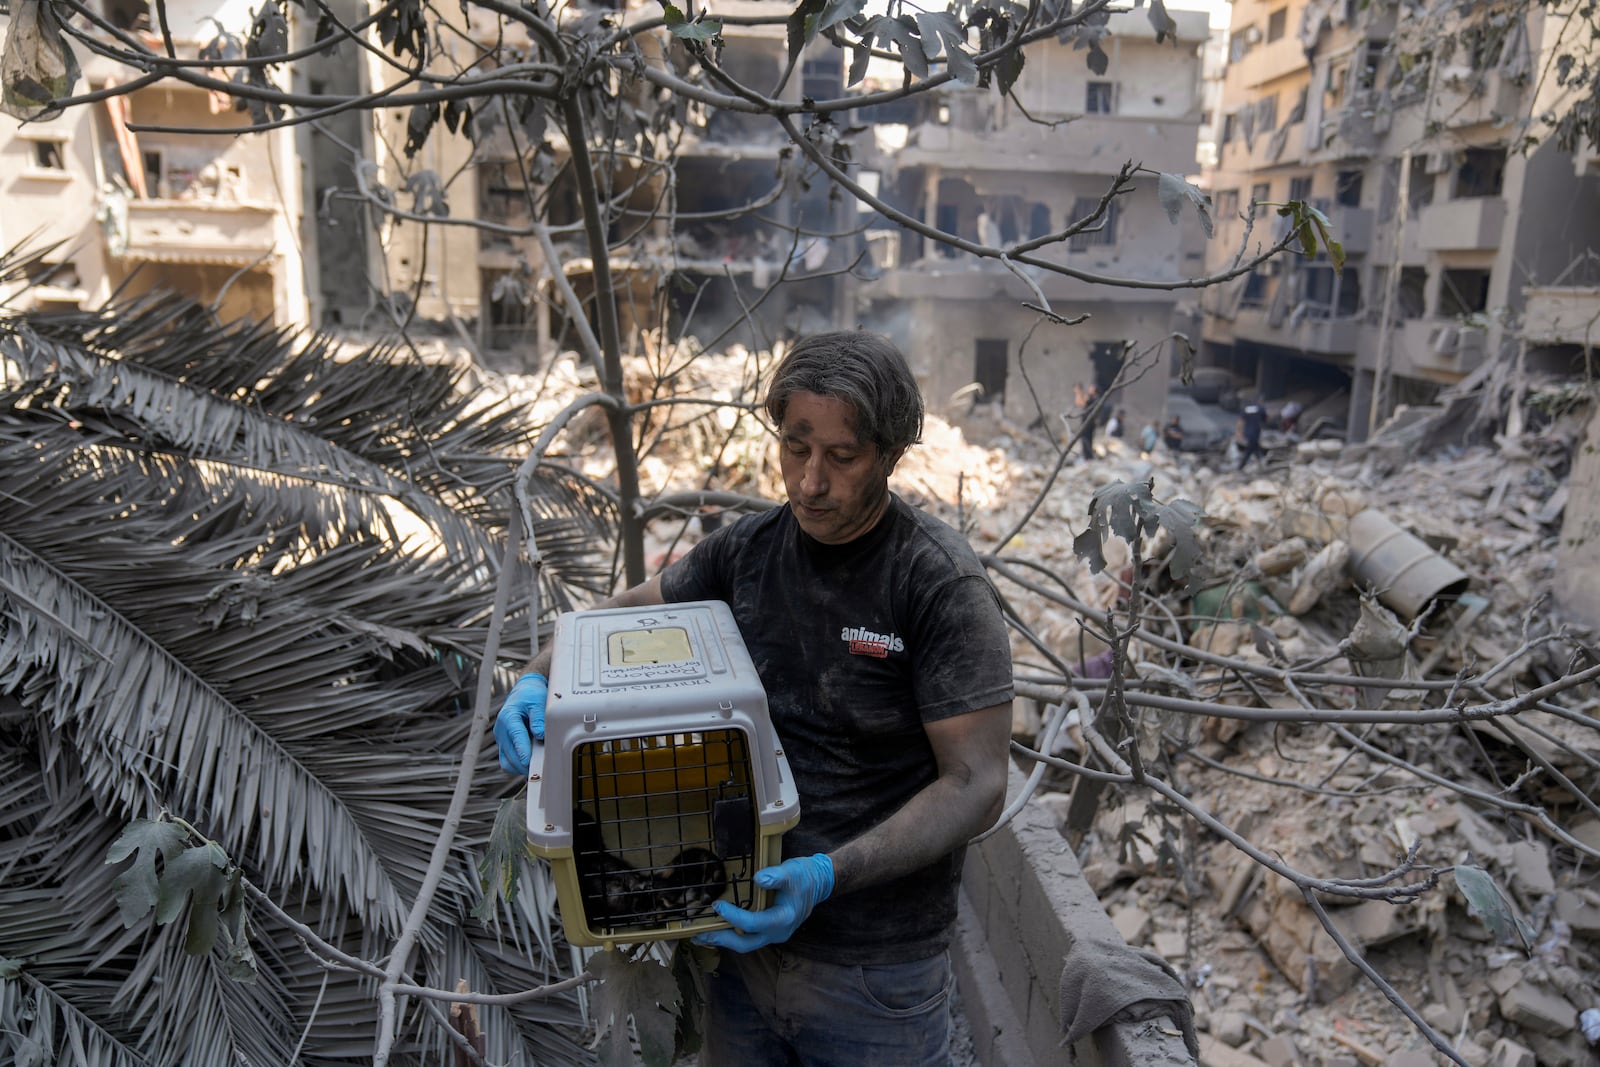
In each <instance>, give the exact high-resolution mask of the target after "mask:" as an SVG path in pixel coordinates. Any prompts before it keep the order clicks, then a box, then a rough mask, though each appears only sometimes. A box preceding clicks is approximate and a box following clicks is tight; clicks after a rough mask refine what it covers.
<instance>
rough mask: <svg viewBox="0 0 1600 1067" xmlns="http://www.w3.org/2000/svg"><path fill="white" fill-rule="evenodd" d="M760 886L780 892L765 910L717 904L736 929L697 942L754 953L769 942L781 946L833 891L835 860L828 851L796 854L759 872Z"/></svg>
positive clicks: (715, 931)
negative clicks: (810, 854)
mask: <svg viewBox="0 0 1600 1067" xmlns="http://www.w3.org/2000/svg"><path fill="white" fill-rule="evenodd" d="M755 883H756V885H758V886H760V887H761V888H762V889H773V890H776V891H777V895H776V896H775V897H773V899H772V903H771V904H769V905H767V909H766V910H765V911H746V910H745V909H743V908H740V907H736V906H735V905H733V904H730V903H728V902H727V901H726V900H719V901H717V902H716V904H715V905H713V906H714V907H715V908H716V912H717V914H718V915H719V916H721V917H722V918H723V919H724V920H725V921H727V922H729V923H731V924H732V925H733V929H732V930H712V931H709V932H707V933H704V934H700V935H699V936H698V937H696V938H695V939H694V940H695V943H696V944H700V945H711V946H713V947H715V948H726V949H732V950H733V951H734V952H754V951H755V950H756V949H758V948H764V947H766V946H767V945H781V944H783V943H784V942H785V941H787V940H789V938H791V937H793V936H794V932H795V931H796V930H798V929H800V924H801V923H803V922H805V921H806V917H807V916H808V915H810V914H811V910H812V909H813V908H815V907H816V906H817V905H818V904H821V903H822V902H823V901H824V900H827V899H828V894H829V893H832V892H833V861H832V860H831V859H829V858H828V857H827V855H826V854H824V853H821V852H819V853H817V854H816V855H815V856H796V857H795V858H794V859H792V860H784V861H783V862H782V863H780V864H778V865H777V866H776V867H763V868H761V870H759V871H757V872H756V877H755Z"/></svg>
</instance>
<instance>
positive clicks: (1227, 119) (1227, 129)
mask: <svg viewBox="0 0 1600 1067" xmlns="http://www.w3.org/2000/svg"><path fill="white" fill-rule="evenodd" d="M1237 121H1238V119H1237V116H1235V115H1234V113H1233V112H1231V111H1230V112H1228V113H1227V114H1226V115H1224V116H1222V143H1223V144H1224V145H1226V144H1228V143H1229V142H1230V141H1232V140H1233V128H1234V125H1235V124H1236V123H1237Z"/></svg>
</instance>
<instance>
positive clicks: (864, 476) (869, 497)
mask: <svg viewBox="0 0 1600 1067" xmlns="http://www.w3.org/2000/svg"><path fill="white" fill-rule="evenodd" d="M855 416H856V413H855V408H854V407H852V406H851V405H850V404H847V403H845V402H844V401H843V400H839V399H838V398H836V397H831V396H818V395H817V394H816V393H806V392H798V393H795V394H793V395H792V396H790V397H789V405H788V408H787V410H785V412H784V416H783V425H782V426H780V427H779V428H778V438H779V440H778V457H779V466H780V467H781V468H782V470H783V487H784V488H785V489H787V490H788V492H789V510H791V511H792V512H794V517H795V521H797V522H798V523H799V524H800V529H802V530H804V531H805V532H806V533H807V534H809V535H811V536H812V537H814V538H816V539H817V540H818V541H821V542H822V543H823V544H826V545H842V544H844V543H846V542H848V541H853V540H855V539H856V538H857V537H860V536H861V535H862V534H864V533H866V532H867V531H868V530H870V529H872V527H873V526H874V525H876V524H877V521H878V519H879V518H881V517H882V516H883V512H884V509H885V508H887V507H888V506H889V473H890V472H891V471H893V470H894V465H895V464H896V463H897V462H899V460H900V455H901V453H903V452H904V451H905V450H904V449H901V450H899V451H897V452H895V453H894V454H893V455H891V456H885V455H883V454H882V453H881V452H880V451H879V450H878V446H877V445H873V444H866V445H864V444H861V443H860V442H859V441H857V440H856V417H855Z"/></svg>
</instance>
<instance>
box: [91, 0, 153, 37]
mask: <svg viewBox="0 0 1600 1067" xmlns="http://www.w3.org/2000/svg"><path fill="white" fill-rule="evenodd" d="M101 14H103V15H104V16H105V20H106V21H107V22H109V23H111V25H113V26H115V27H116V28H117V29H119V30H143V31H145V32H146V33H149V32H150V4H149V2H148V0H105V3H104V4H102V5H101Z"/></svg>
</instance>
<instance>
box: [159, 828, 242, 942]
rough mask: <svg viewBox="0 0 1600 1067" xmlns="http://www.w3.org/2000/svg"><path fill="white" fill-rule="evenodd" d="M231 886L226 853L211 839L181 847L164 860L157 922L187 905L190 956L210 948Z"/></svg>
mask: <svg viewBox="0 0 1600 1067" xmlns="http://www.w3.org/2000/svg"><path fill="white" fill-rule="evenodd" d="M231 889H232V879H230V877H229V872H228V854H227V853H226V852H223V851H222V847H221V846H220V845H218V844H216V842H214V841H207V842H206V843H205V844H204V845H201V846H200V847H198V848H189V849H184V850H183V851H182V852H181V853H179V854H178V856H176V857H175V858H173V859H170V860H168V861H167V863H166V868H165V870H164V871H163V872H162V876H161V891H160V893H158V894H157V897H156V922H157V923H158V924H160V925H162V926H165V925H166V924H167V923H170V922H172V921H173V920H175V919H176V918H177V917H178V916H179V915H182V914H183V909H184V906H185V905H188V906H189V931H188V935H187V936H186V937H185V938H184V941H183V947H184V950H185V951H186V952H188V953H189V954H190V955H192V956H200V955H204V954H205V953H207V952H210V951H211V946H212V945H213V944H215V943H216V940H217V919H218V917H219V915H220V912H221V909H222V908H223V907H225V906H226V905H227V902H228V897H229V894H230V891H231Z"/></svg>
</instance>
